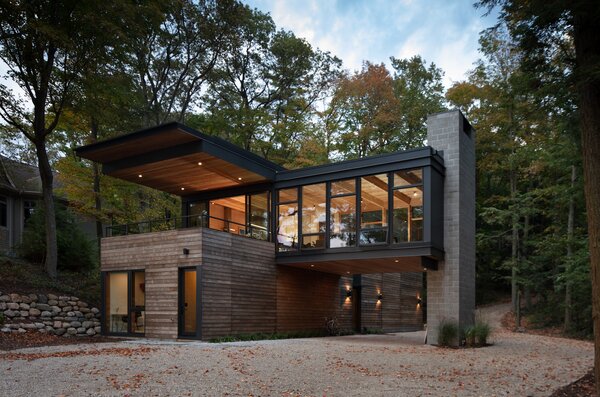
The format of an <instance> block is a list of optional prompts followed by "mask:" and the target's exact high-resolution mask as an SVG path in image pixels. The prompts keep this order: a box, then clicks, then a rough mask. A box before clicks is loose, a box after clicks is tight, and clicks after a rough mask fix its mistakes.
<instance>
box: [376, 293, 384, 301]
mask: <svg viewBox="0 0 600 397" xmlns="http://www.w3.org/2000/svg"><path fill="white" fill-rule="evenodd" d="M382 299H383V294H382V293H381V292H378V293H377V301H381V300H382Z"/></svg>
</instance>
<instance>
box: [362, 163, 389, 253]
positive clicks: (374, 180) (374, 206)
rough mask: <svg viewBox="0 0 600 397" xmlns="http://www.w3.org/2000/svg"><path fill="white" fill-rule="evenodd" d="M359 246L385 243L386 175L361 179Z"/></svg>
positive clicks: (386, 223) (386, 210)
mask: <svg viewBox="0 0 600 397" xmlns="http://www.w3.org/2000/svg"><path fill="white" fill-rule="evenodd" d="M360 194H361V200H360V201H361V203H360V229H361V231H360V244H363V245H366V244H382V243H386V242H387V226H388V219H387V217H388V177H387V175H386V174H380V175H369V176H365V177H362V178H361V187H360Z"/></svg>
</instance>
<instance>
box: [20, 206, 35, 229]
mask: <svg viewBox="0 0 600 397" xmlns="http://www.w3.org/2000/svg"><path fill="white" fill-rule="evenodd" d="M34 210H35V201H29V200H26V201H23V224H24V225H27V221H28V220H29V218H31V215H33V211H34Z"/></svg>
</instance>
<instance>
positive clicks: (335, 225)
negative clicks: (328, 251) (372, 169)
mask: <svg viewBox="0 0 600 397" xmlns="http://www.w3.org/2000/svg"><path fill="white" fill-rule="evenodd" d="M355 185H356V182H355V180H354V179H349V180H345V181H336V182H332V183H331V195H332V196H336V195H338V197H332V198H331V202H330V208H329V212H330V215H329V217H330V229H329V247H330V248H341V247H351V246H354V245H356V195H355V194H354V193H355V192H356V190H355ZM339 195H341V196H339Z"/></svg>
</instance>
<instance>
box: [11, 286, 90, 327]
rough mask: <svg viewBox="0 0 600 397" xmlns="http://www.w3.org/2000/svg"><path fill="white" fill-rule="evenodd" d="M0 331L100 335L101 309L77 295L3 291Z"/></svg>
mask: <svg viewBox="0 0 600 397" xmlns="http://www.w3.org/2000/svg"><path fill="white" fill-rule="evenodd" d="M0 313H2V314H3V315H4V324H3V325H1V326H0V332H4V333H24V332H27V331H37V332H41V333H48V334H52V335H62V336H65V337H69V336H94V335H98V334H100V310H98V309H97V308H95V307H89V305H88V304H87V303H86V302H83V301H82V300H80V299H79V298H77V297H75V296H57V295H53V294H47V295H44V294H29V295H21V294H6V293H2V292H0Z"/></svg>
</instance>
